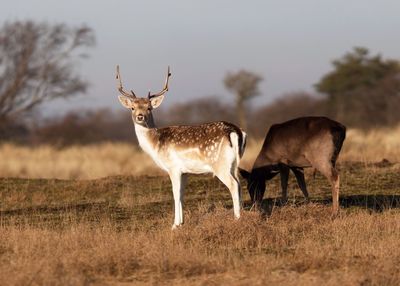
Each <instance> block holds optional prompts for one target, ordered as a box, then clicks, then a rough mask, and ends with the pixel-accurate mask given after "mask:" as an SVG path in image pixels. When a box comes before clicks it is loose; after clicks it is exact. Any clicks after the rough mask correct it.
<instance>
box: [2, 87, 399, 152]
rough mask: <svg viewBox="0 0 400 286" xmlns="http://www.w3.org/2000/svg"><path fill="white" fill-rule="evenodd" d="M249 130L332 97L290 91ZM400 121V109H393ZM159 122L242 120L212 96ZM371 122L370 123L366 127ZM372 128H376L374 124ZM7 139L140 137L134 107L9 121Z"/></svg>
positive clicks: (164, 114)
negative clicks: (29, 122) (37, 120)
mask: <svg viewBox="0 0 400 286" xmlns="http://www.w3.org/2000/svg"><path fill="white" fill-rule="evenodd" d="M247 114H248V115H247V116H248V129H247V130H246V131H247V132H248V133H249V135H250V136H251V137H252V138H254V139H259V138H262V137H264V136H265V134H266V132H267V130H268V129H269V127H270V126H271V124H274V123H278V122H282V121H285V120H288V119H291V118H295V117H299V116H316V115H318V116H319V115H322V116H330V117H333V118H334V117H335V116H334V115H333V114H331V113H330V108H329V100H328V99H327V98H324V97H321V96H315V95H311V94H307V93H294V94H289V95H286V96H284V97H282V98H280V99H278V100H276V101H274V102H273V103H271V104H267V105H265V106H261V107H256V108H252V109H250V110H248V112H247ZM392 116H393V117H395V116H396V117H397V121H396V120H393V123H396V122H398V121H399V120H400V116H399V112H395V113H393V114H392ZM154 117H155V120H156V123H157V124H158V125H159V126H160V127H161V126H167V125H180V124H198V123H203V122H210V121H218V120H225V121H229V122H233V123H235V124H238V118H237V116H236V113H235V107H234V105H229V104H227V103H225V102H222V101H220V100H219V99H218V98H217V97H209V98H203V99H198V100H193V101H189V102H186V103H182V104H177V105H175V106H173V107H171V108H169V109H165V108H160V109H159V110H157V111H155V112H154ZM365 127H366V126H365ZM371 127H373V126H372V125H371ZM0 131H1V132H0V134H1V135H2V140H7V141H14V142H17V143H21V144H31V145H37V144H52V145H56V146H59V147H63V146H67V145H71V144H91V143H99V142H106V141H107V142H116V141H125V142H136V138H135V134H134V127H133V123H132V120H131V118H130V112H129V111H126V110H123V109H121V110H120V111H111V110H110V109H99V110H80V111H73V112H69V113H67V114H66V115H64V116H62V117H59V118H52V119H48V120H46V121H44V122H40V125H39V124H38V125H35V124H33V125H31V126H30V127H28V126H27V125H24V124H22V123H20V124H18V123H8V124H6V125H4V124H3V128H2V129H1V130H0Z"/></svg>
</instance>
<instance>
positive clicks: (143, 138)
mask: <svg viewBox="0 0 400 286" xmlns="http://www.w3.org/2000/svg"><path fill="white" fill-rule="evenodd" d="M134 125H135V133H136V137H137V139H138V141H139V145H140V147H141V148H142V149H143V150H144V151H145V152H146V153H148V154H150V155H151V156H152V157H153V155H154V154H153V153H154V152H155V148H156V145H157V128H156V127H155V124H154V120H153V118H152V117H150V118H149V120H147V121H146V122H145V123H144V124H138V123H136V122H134Z"/></svg>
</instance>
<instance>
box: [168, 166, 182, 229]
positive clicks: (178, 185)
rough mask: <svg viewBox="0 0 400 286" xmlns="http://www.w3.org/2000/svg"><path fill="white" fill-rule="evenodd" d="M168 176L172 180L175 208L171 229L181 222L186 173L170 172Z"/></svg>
mask: <svg viewBox="0 0 400 286" xmlns="http://www.w3.org/2000/svg"><path fill="white" fill-rule="evenodd" d="M169 177H170V179H171V182H172V192H173V194H174V209H175V218H174V224H173V225H172V229H175V228H177V227H178V226H180V225H182V224H183V206H182V201H183V194H184V187H185V186H184V185H185V182H186V175H184V174H182V173H180V172H170V174H169Z"/></svg>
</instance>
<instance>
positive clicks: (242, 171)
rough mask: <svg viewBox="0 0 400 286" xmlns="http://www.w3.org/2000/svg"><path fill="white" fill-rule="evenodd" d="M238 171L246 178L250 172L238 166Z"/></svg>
mask: <svg viewBox="0 0 400 286" xmlns="http://www.w3.org/2000/svg"><path fill="white" fill-rule="evenodd" d="M239 173H240V175H241V176H242V177H243V178H244V179H246V180H247V179H248V178H249V177H250V173H249V172H248V171H246V170H245V169H241V168H239Z"/></svg>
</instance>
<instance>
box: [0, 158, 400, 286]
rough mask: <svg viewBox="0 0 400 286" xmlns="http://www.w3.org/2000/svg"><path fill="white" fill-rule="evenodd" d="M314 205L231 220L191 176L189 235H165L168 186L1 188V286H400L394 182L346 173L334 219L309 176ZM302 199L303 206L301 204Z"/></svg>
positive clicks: (360, 169) (34, 184) (210, 190)
mask: <svg viewBox="0 0 400 286" xmlns="http://www.w3.org/2000/svg"><path fill="white" fill-rule="evenodd" d="M306 176H307V178H306V179H307V182H308V183H309V191H310V196H311V201H312V203H310V204H301V203H298V202H299V195H300V191H299V190H298V188H297V186H296V185H295V183H294V178H293V176H291V177H290V179H291V180H290V183H289V198H290V203H289V204H288V205H286V206H279V205H278V204H277V203H276V202H275V200H274V199H275V198H276V197H277V196H279V195H280V192H279V191H280V187H279V184H280V183H279V179H274V180H272V181H271V182H269V183H268V188H267V195H268V197H269V200H268V201H267V204H268V205H269V207H268V209H272V212H271V214H270V215H268V216H261V215H260V214H259V213H256V212H250V211H248V208H249V204H248V203H249V202H248V200H249V197H248V195H247V193H246V192H244V200H245V202H246V207H247V209H246V210H244V211H242V217H241V218H240V220H238V221H236V220H234V219H233V211H232V206H231V205H232V200H231V198H230V194H229V191H228V190H227V189H226V188H225V187H223V186H222V184H221V183H219V182H218V180H217V179H216V178H213V177H211V176H190V177H189V181H188V186H187V191H186V195H185V207H184V212H185V224H184V225H183V227H181V228H179V229H178V230H176V231H171V229H170V227H171V224H172V221H173V216H172V212H173V211H172V210H173V203H172V194H171V184H170V182H169V179H168V178H166V177H146V176H142V177H127V176H118V177H109V178H104V179H99V180H90V181H89V180H69V181H62V180H38V179H35V180H33V179H0V285H130V284H133V285H149V284H152V285H277V284H279V285H282V284H283V285H398V282H399V281H400V211H399V207H400V197H399V195H398V192H399V182H400V175H399V172H398V171H394V170H393V169H392V166H382V165H376V164H371V165H365V164H360V163H343V164H341V178H342V181H341V182H342V184H341V187H342V191H341V207H342V209H341V214H340V216H339V217H338V218H337V219H335V220H332V219H331V216H330V210H331V206H330V203H329V202H328V204H326V202H325V200H326V199H327V198H329V197H330V191H329V187H328V182H327V181H326V179H324V178H323V177H322V176H321V175H317V177H316V178H315V179H314V180H313V179H312V178H311V176H310V175H309V174H306ZM301 199H302V198H300V200H301Z"/></svg>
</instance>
